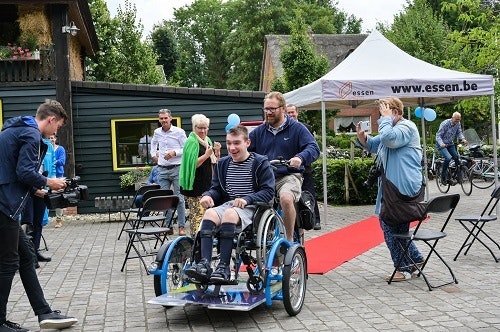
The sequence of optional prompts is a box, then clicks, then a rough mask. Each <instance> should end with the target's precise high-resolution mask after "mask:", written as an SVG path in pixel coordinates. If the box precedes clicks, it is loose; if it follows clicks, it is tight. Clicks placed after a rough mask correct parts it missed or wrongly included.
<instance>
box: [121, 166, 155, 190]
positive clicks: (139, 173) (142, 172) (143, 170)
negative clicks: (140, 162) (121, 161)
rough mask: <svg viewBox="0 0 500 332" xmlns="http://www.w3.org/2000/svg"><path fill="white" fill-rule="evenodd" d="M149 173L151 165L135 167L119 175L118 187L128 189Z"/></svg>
mask: <svg viewBox="0 0 500 332" xmlns="http://www.w3.org/2000/svg"><path fill="white" fill-rule="evenodd" d="M150 173H151V167H137V168H135V169H133V170H131V171H128V172H127V173H124V174H122V175H121V176H120V187H121V188H122V189H128V188H130V187H132V186H134V185H135V184H136V183H137V182H139V181H141V180H142V179H145V178H148V177H149V174H150Z"/></svg>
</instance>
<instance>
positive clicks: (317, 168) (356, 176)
mask: <svg viewBox="0 0 500 332" xmlns="http://www.w3.org/2000/svg"><path fill="white" fill-rule="evenodd" d="M372 164H373V159H371V158H365V159H354V160H349V159H327V161H326V168H327V171H326V172H327V176H328V181H327V183H326V186H327V188H326V189H327V190H326V191H327V200H328V202H329V203H331V204H339V205H340V204H352V205H361V204H374V203H375V198H376V197H377V186H376V185H375V186H373V187H372V188H366V187H363V185H362V183H363V182H364V181H366V179H367V176H368V170H369V169H370V166H371V165H372ZM346 165H347V169H348V170H349V173H350V175H351V178H352V181H353V183H352V182H351V180H349V181H348V182H349V190H348V192H349V201H348V202H346V194H345V193H346V185H345V183H346ZM312 167H313V177H314V184H315V186H316V195H317V197H318V200H319V201H322V200H323V191H322V190H321V189H320V188H323V175H322V174H323V172H322V167H323V166H322V160H321V159H318V160H316V161H315V162H314V163H313V164H312ZM347 179H349V177H347Z"/></svg>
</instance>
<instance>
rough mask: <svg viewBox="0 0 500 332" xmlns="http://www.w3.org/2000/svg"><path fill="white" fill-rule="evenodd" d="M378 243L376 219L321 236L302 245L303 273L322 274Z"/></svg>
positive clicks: (380, 232)
mask: <svg viewBox="0 0 500 332" xmlns="http://www.w3.org/2000/svg"><path fill="white" fill-rule="evenodd" d="M382 242H384V235H383V234H382V230H381V229H380V225H379V221H378V217H377V216H372V217H370V218H367V219H364V220H361V221H359V222H357V223H355V224H352V225H349V226H347V227H344V228H341V229H339V230H337V231H334V232H330V233H328V234H324V235H321V236H319V237H317V238H314V239H311V240H309V241H306V254H307V270H308V271H307V272H308V273H313V274H324V273H326V272H328V271H330V270H332V269H334V268H336V267H337V266H339V265H341V264H342V263H344V262H347V261H349V260H351V259H353V258H354V257H356V256H358V255H360V254H362V253H364V252H365V251H367V250H370V249H371V248H373V247H375V246H377V245H379V244H380V243H382ZM387 259H388V260H389V259H390V258H389V257H388V258H387Z"/></svg>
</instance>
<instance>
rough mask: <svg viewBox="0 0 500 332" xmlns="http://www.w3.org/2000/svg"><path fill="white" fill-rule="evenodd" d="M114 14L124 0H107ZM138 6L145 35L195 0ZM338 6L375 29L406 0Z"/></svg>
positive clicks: (144, 1) (144, 0)
mask: <svg viewBox="0 0 500 332" xmlns="http://www.w3.org/2000/svg"><path fill="white" fill-rule="evenodd" d="M106 2H107V4H108V9H109V11H110V12H111V15H112V16H115V15H116V11H117V9H118V5H120V4H121V5H122V6H123V3H124V1H123V0H106ZM130 2H131V3H135V5H136V7H137V18H138V19H140V20H141V23H142V24H143V25H144V35H149V32H150V31H151V29H152V28H153V25H154V24H157V23H160V22H161V21H162V20H164V19H166V20H170V19H172V18H173V15H174V9H177V8H179V7H182V6H184V5H187V4H191V3H192V2H194V0H130ZM337 2H338V6H337V7H338V8H340V9H342V10H344V11H345V12H346V13H348V14H354V15H355V16H356V17H358V18H362V19H363V23H362V31H361V32H367V31H369V30H373V29H375V24H376V22H382V23H386V24H387V23H392V20H393V17H394V15H395V14H397V13H399V12H400V11H402V10H403V7H404V5H405V4H406V0H337Z"/></svg>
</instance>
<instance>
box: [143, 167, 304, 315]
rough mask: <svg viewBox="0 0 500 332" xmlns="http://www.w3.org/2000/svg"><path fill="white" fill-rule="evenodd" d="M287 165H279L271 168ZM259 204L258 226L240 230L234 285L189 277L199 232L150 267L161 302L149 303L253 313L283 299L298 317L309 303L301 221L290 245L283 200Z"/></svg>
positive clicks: (170, 245) (167, 248) (170, 246)
mask: <svg viewBox="0 0 500 332" xmlns="http://www.w3.org/2000/svg"><path fill="white" fill-rule="evenodd" d="M286 162H287V161H284V160H276V161H271V165H273V164H274V165H277V164H281V165H286ZM274 167H275V166H274ZM256 205H257V206H258V207H257V210H256V212H255V214H254V218H253V223H252V224H251V225H249V226H248V227H247V228H246V229H243V230H238V231H237V233H236V235H235V237H234V239H233V254H232V258H231V264H230V265H231V278H230V281H228V282H224V283H211V282H206V283H204V282H200V281H196V280H192V279H191V278H189V277H188V276H187V275H186V273H185V271H186V270H187V269H188V268H189V267H190V266H191V265H193V264H195V263H196V262H199V261H200V256H201V252H200V250H201V249H200V242H201V238H200V232H198V233H197V234H196V235H195V237H194V239H193V238H191V237H189V236H180V237H178V238H176V239H174V240H172V241H169V242H167V243H165V244H164V245H163V246H162V247H161V248H160V250H159V251H158V253H157V255H156V260H155V261H154V262H153V263H152V264H151V268H150V269H149V273H150V274H152V275H153V278H154V290H155V295H156V297H155V298H153V299H151V300H150V301H149V303H151V304H159V305H162V306H164V307H167V308H168V307H172V306H185V305H188V304H194V305H201V306H204V307H207V308H209V309H222V310H236V311H249V310H251V309H253V308H255V307H257V306H259V305H261V304H263V303H266V305H268V306H270V305H272V303H273V300H281V301H283V304H284V307H285V309H286V311H287V313H288V314H289V315H290V316H295V315H297V314H298V313H299V312H300V311H301V310H302V306H303V304H304V299H305V294H306V284H307V278H308V275H307V258H306V252H305V249H304V246H303V233H302V231H301V229H300V225H298V224H300V222H296V227H295V228H296V229H295V232H294V233H295V235H294V241H293V242H289V241H287V240H286V237H285V225H284V222H283V219H282V217H281V209H280V207H279V201H278V199H277V198H276V197H275V198H274V202H272V203H257V204H256ZM217 239H218V236H217V234H216V236H215V237H214V241H213V250H214V254H213V255H212V262H211V265H212V267H215V266H217V264H218V261H219V255H218V254H219V247H218V240H217Z"/></svg>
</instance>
